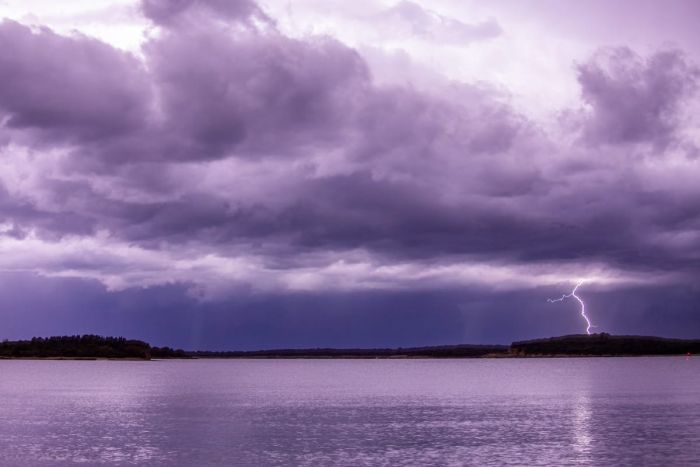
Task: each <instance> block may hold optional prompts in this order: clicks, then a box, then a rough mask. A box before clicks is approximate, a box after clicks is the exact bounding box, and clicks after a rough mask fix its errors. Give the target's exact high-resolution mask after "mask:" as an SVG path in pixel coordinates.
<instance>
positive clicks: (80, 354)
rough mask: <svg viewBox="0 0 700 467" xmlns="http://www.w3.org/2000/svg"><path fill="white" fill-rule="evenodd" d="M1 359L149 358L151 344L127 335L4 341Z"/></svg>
mask: <svg viewBox="0 0 700 467" xmlns="http://www.w3.org/2000/svg"><path fill="white" fill-rule="evenodd" d="M0 358H70V359H97V358H123V359H138V360H149V359H150V358H151V346H150V345H148V344H147V343H145V342H143V341H137V340H127V339H125V338H123V337H101V336H93V335H84V336H56V337H48V338H42V337H35V338H33V339H31V340H26V341H3V342H0Z"/></svg>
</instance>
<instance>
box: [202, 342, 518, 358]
mask: <svg viewBox="0 0 700 467" xmlns="http://www.w3.org/2000/svg"><path fill="white" fill-rule="evenodd" d="M507 351H508V346H507V345H444V346H437V347H409V348H401V347H399V348H395V349H275V350H252V351H238V352H208V351H199V352H188V354H189V355H191V356H193V357H197V358H306V357H314V358H400V357H406V358H411V357H413V358H415V357H426V358H475V357H483V356H486V355H489V354H502V353H504V352H507Z"/></svg>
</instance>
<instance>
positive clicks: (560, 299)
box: [547, 281, 595, 336]
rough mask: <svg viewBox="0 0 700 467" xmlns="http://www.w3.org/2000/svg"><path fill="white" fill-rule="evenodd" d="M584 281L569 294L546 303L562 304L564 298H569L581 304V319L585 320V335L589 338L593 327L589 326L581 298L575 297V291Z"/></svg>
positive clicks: (589, 322)
mask: <svg viewBox="0 0 700 467" xmlns="http://www.w3.org/2000/svg"><path fill="white" fill-rule="evenodd" d="M583 282H584V281H579V282H578V284H576V287H574V290H573V291H572V292H571V293H570V294H565V295H562V296H561V297H560V298H548V299H547V302H549V303H554V302H563V301H564V299H565V298H571V297H574V298H575V299H576V300H578V302H579V303H580V304H581V316H583V319H585V320H586V334H588V335H589V336H590V335H591V328H594V327H595V326H594V325H592V324H591V320H590V319H588V316H587V315H586V305H585V304H584V303H583V300H581V297H579V296H578V295H576V291H577V290H578V288H579V287H581V284H583Z"/></svg>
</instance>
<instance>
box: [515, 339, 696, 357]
mask: <svg viewBox="0 0 700 467" xmlns="http://www.w3.org/2000/svg"><path fill="white" fill-rule="evenodd" d="M510 352H511V353H512V354H513V355H514V356H533V355H542V356H557V355H565V356H574V355H580V356H583V355H593V356H604V355H611V356H615V355H684V354H695V353H700V340H698V339H693V340H690V339H669V338H665V337H653V336H611V335H610V334H606V333H600V334H592V335H590V336H589V335H586V334H574V335H571V336H561V337H550V338H549V339H535V340H529V341H520V342H513V343H512V344H511V346H510Z"/></svg>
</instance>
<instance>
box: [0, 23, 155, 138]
mask: <svg viewBox="0 0 700 467" xmlns="http://www.w3.org/2000/svg"><path fill="white" fill-rule="evenodd" d="M0 43H2V47H3V52H2V53H0V81H1V82H2V86H1V87H0V112H2V113H3V114H4V115H5V122H4V126H5V127H6V128H9V129H19V130H21V129H27V130H40V131H42V132H43V133H45V134H43V135H42V136H41V138H47V137H49V138H50V139H52V140H53V139H55V138H58V139H63V140H68V141H86V140H96V139H104V138H109V137H112V136H115V135H122V134H125V133H127V132H130V131H135V130H137V129H138V128H139V127H140V126H141V125H143V124H144V123H145V121H146V115H147V113H148V106H149V105H150V101H149V83H148V79H147V77H146V74H145V70H144V67H143V65H142V64H141V62H140V61H138V60H137V59H136V58H135V57H133V56H132V55H130V54H128V53H124V52H121V51H117V50H115V49H114V48H112V47H111V46H108V45H106V44H104V43H102V42H99V41H97V40H95V39H91V38H88V37H85V36H79V35H76V36H73V37H66V36H61V35H58V34H56V33H54V32H52V31H51V30H49V29H47V28H40V29H35V30H32V29H30V28H29V27H27V26H24V25H21V24H19V23H16V22H13V21H9V20H4V21H3V22H1V23H0Z"/></svg>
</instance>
